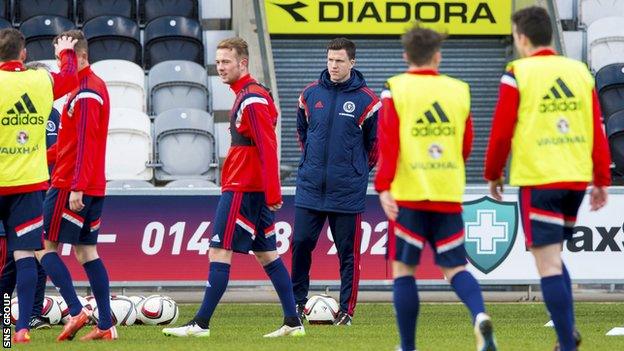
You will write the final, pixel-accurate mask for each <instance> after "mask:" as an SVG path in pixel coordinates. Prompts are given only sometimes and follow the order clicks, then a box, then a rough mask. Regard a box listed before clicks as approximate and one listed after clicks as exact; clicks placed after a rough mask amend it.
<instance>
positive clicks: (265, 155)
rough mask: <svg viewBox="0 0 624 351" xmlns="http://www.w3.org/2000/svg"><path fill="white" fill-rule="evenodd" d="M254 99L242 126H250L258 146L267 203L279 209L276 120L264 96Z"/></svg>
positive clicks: (248, 106)
mask: <svg viewBox="0 0 624 351" xmlns="http://www.w3.org/2000/svg"><path fill="white" fill-rule="evenodd" d="M246 99H253V100H252V101H253V102H251V103H250V104H247V105H246V106H245V104H244V103H242V104H241V105H242V106H245V109H244V110H243V113H242V120H241V126H242V127H243V128H244V127H245V126H246V125H247V126H249V129H250V133H249V134H250V136H251V138H252V139H253V141H254V144H256V147H257V148H258V154H259V156H260V164H261V166H262V180H263V182H264V189H265V196H266V203H267V205H268V206H269V207H272V208H275V209H279V207H280V206H281V203H282V192H281V189H280V179H279V167H278V162H277V137H276V136H275V126H274V121H273V119H272V117H271V115H270V113H269V107H268V103H269V102H268V101H267V99H265V98H263V97H257V96H252V97H248V98H246Z"/></svg>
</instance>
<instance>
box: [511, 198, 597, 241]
mask: <svg viewBox="0 0 624 351" xmlns="http://www.w3.org/2000/svg"><path fill="white" fill-rule="evenodd" d="M584 197H585V191H579V190H563V189H538V188H531V187H522V188H520V215H521V218H522V227H523V229H524V239H525V242H526V246H527V247H533V246H544V245H550V244H557V243H561V242H563V241H564V240H569V239H571V238H572V232H573V229H574V225H575V224H576V215H577V213H578V209H579V207H580V206H581V202H583V198H584Z"/></svg>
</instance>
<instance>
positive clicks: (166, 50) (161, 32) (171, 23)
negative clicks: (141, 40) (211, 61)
mask: <svg viewBox="0 0 624 351" xmlns="http://www.w3.org/2000/svg"><path fill="white" fill-rule="evenodd" d="M169 60H185V61H193V62H197V63H199V64H200V65H203V64H204V46H203V44H202V32H201V27H200V25H199V22H197V21H196V20H194V19H190V18H185V17H177V16H166V17H160V18H157V19H155V20H153V21H151V22H149V23H148V24H147V26H146V27H145V67H146V68H151V67H152V66H154V65H155V64H157V63H160V62H163V61H169Z"/></svg>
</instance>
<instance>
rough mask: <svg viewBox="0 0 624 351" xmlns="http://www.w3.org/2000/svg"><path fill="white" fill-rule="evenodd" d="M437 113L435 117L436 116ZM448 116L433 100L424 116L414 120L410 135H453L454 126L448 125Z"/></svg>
mask: <svg viewBox="0 0 624 351" xmlns="http://www.w3.org/2000/svg"><path fill="white" fill-rule="evenodd" d="M436 115H437V118H436ZM450 123H451V121H449V119H448V116H447V115H446V113H445V112H444V110H443V109H442V106H440V104H439V103H438V102H434V103H433V105H432V106H431V108H430V109H429V110H427V111H426V112H425V114H424V116H421V117H420V118H419V119H417V120H416V122H415V126H414V127H412V136H415V137H425V136H451V135H455V132H456V131H455V127H453V126H451V125H450Z"/></svg>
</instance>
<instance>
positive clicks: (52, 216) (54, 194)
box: [43, 188, 104, 245]
mask: <svg viewBox="0 0 624 351" xmlns="http://www.w3.org/2000/svg"><path fill="white" fill-rule="evenodd" d="M69 194H70V191H69V190H61V189H57V188H50V190H49V191H48V193H47V195H46V198H45V201H44V203H43V211H44V212H43V218H44V223H43V226H44V229H45V238H46V240H50V241H53V242H57V243H66V244H72V245H95V244H97V238H98V234H99V232H100V217H101V216H102V206H103V205H104V197H103V196H89V195H83V196H82V202H83V203H84V208H83V209H82V210H81V211H80V212H73V211H72V210H70V209H69Z"/></svg>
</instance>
